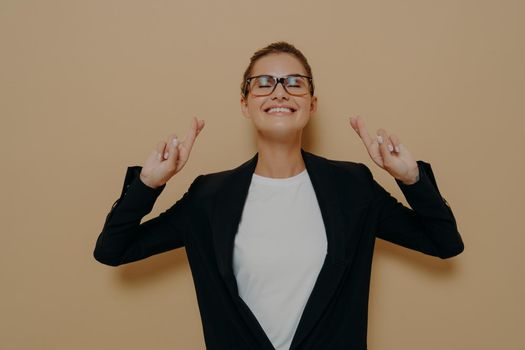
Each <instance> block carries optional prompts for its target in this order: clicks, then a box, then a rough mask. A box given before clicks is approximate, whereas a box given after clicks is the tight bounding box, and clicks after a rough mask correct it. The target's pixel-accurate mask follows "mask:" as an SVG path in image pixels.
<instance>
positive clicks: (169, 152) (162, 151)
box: [140, 117, 204, 188]
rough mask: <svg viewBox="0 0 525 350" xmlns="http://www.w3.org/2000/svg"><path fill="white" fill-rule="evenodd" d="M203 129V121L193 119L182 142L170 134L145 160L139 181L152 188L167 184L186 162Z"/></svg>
mask: <svg viewBox="0 0 525 350" xmlns="http://www.w3.org/2000/svg"><path fill="white" fill-rule="evenodd" d="M203 128H204V120H197V118H196V117H193V119H192V121H191V127H190V129H189V130H188V132H187V134H186V137H185V138H184V140H182V141H181V140H178V138H177V135H176V134H171V135H170V136H169V137H168V140H167V141H160V142H159V143H158V144H157V148H156V149H155V150H153V151H152V152H151V154H150V155H149V157H148V159H146V162H145V163H144V166H143V167H142V170H141V172H140V180H141V181H142V182H143V183H144V184H146V185H147V186H149V187H152V188H157V187H160V186H162V185H163V184H165V183H166V182H168V180H169V179H171V177H172V176H173V175H175V174H176V173H178V172H179V171H181V169H182V168H183V167H184V165H185V164H186V162H187V161H188V157H189V156H190V152H191V148H192V146H193V142H194V141H195V138H196V137H197V135H198V134H199V133H200V132H201V130H202V129H203Z"/></svg>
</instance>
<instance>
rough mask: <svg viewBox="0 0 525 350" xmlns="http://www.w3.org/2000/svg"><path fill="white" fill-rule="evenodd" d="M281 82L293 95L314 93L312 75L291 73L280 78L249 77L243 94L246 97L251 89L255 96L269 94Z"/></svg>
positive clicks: (269, 76) (265, 76) (267, 76)
mask: <svg viewBox="0 0 525 350" xmlns="http://www.w3.org/2000/svg"><path fill="white" fill-rule="evenodd" d="M279 83H280V84H281V85H282V86H283V87H284V90H286V92H287V93H289V94H290V95H293V96H303V95H306V94H308V93H310V94H312V95H313V94H314V84H313V80H312V77H308V76H306V75H301V74H291V75H287V76H284V77H280V78H278V77H274V76H272V75H257V76H254V77H249V78H248V79H246V81H245V83H244V89H243V94H244V96H245V97H246V96H247V95H248V91H249V92H251V93H252V95H253V96H268V95H271V94H272V93H273V91H274V90H275V88H276V87H277V84H279Z"/></svg>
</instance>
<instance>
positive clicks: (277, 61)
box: [251, 53, 307, 76]
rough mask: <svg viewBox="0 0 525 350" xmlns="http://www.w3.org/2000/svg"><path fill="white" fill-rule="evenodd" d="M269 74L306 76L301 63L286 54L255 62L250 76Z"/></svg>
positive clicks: (269, 56)
mask: <svg viewBox="0 0 525 350" xmlns="http://www.w3.org/2000/svg"><path fill="white" fill-rule="evenodd" d="M261 74H269V75H275V76H283V75H288V74H303V75H306V74H307V73H306V70H305V69H304V67H303V65H302V63H301V61H299V59H297V58H296V57H295V56H293V55H291V54H288V53H277V54H270V55H267V56H264V57H262V58H260V59H259V60H257V62H255V64H254V66H253V68H252V73H251V75H252V76H254V75H261Z"/></svg>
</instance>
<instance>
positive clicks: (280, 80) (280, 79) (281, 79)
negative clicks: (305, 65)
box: [243, 74, 314, 97]
mask: <svg viewBox="0 0 525 350" xmlns="http://www.w3.org/2000/svg"><path fill="white" fill-rule="evenodd" d="M260 77H271V78H272V79H273V80H274V81H275V82H276V83H275V85H274V86H273V89H272V91H270V92H269V93H268V94H267V95H256V96H269V95H271V94H272V93H273V92H274V91H275V89H276V88H277V85H279V84H281V85H282V86H283V88H284V90H285V91H286V92H287V93H289V94H290V95H292V96H304V95H306V94H301V95H297V94H293V93H291V92H290V91H288V89H287V88H286V85H285V84H284V82H285V81H286V79H288V77H302V78H306V79H308V83H309V88H310V94H311V95H312V96H313V95H314V81H313V78H312V77H309V76H307V75H302V74H290V75H286V76H284V77H275V76H273V75H269V74H261V75H255V76H253V77H249V78H247V79H246V80H245V81H244V89H243V95H244V97H246V96H248V87H249V86H250V82H251V81H252V80H253V79H255V78H260Z"/></svg>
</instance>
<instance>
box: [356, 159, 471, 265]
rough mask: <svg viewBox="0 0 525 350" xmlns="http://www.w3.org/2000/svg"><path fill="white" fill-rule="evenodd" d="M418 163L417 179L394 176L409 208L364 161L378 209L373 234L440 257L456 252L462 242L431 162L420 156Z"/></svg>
mask: <svg viewBox="0 0 525 350" xmlns="http://www.w3.org/2000/svg"><path fill="white" fill-rule="evenodd" d="M417 164H418V168H419V180H418V181H417V182H416V183H414V184H411V185H406V184H404V183H403V182H401V181H399V180H398V179H395V181H396V183H397V184H398V186H399V187H400V189H401V191H402V192H403V194H404V196H405V198H406V200H407V202H408V203H409V204H410V206H411V208H412V209H411V208H408V207H406V206H404V205H403V204H402V203H400V202H399V201H398V200H397V199H396V198H394V197H393V196H392V195H391V194H390V193H389V192H388V191H386V190H385V189H384V188H383V187H382V186H381V185H380V184H378V183H377V182H376V181H375V180H374V179H373V176H372V173H371V172H370V169H368V167H366V165H365V167H366V169H367V171H368V176H369V177H370V179H371V180H372V184H373V185H372V186H373V190H374V192H375V200H374V205H377V209H378V222H377V227H376V229H377V231H376V236H377V237H379V238H381V239H384V240H386V241H389V242H392V243H395V244H398V245H401V246H403V247H406V248H409V249H413V250H416V251H419V252H421V253H424V254H428V255H432V256H437V257H440V258H442V259H446V258H450V257H453V256H456V255H458V254H460V253H461V252H462V251H463V250H464V244H463V240H462V238H461V235H460V233H459V232H458V228H457V223H456V219H455V217H454V214H453V213H452V209H451V208H450V206H449V204H448V202H447V201H446V200H445V198H443V197H442V196H441V193H440V192H439V189H438V186H437V183H436V179H435V177H434V173H433V172H432V167H431V166H430V164H429V163H427V162H424V161H422V160H418V161H417Z"/></svg>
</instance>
